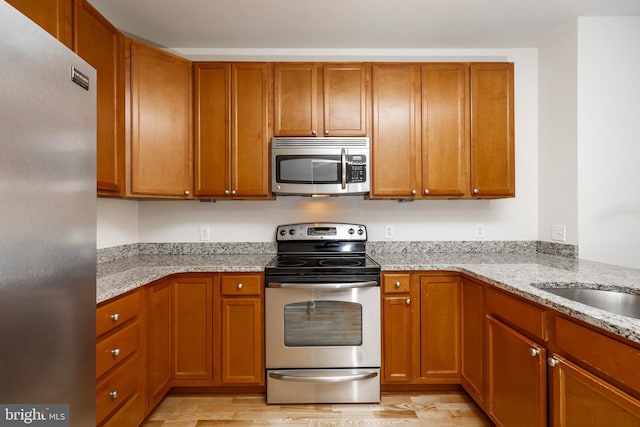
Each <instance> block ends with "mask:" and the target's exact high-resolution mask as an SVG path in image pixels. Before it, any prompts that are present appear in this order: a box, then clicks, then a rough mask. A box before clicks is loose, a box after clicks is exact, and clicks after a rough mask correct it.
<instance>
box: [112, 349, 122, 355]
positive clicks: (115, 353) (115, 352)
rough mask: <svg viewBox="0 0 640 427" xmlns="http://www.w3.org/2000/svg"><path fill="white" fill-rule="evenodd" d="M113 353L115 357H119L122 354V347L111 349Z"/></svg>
mask: <svg viewBox="0 0 640 427" xmlns="http://www.w3.org/2000/svg"><path fill="white" fill-rule="evenodd" d="M111 355H112V356H113V357H118V356H120V349H119V348H114V349H113V350H111Z"/></svg>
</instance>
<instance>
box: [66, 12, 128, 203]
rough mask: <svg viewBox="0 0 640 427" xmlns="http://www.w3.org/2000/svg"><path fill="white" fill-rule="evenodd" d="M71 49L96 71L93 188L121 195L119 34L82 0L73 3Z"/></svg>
mask: <svg viewBox="0 0 640 427" xmlns="http://www.w3.org/2000/svg"><path fill="white" fill-rule="evenodd" d="M74 16H75V19H74V48H75V49H74V50H75V52H76V53H77V54H78V55H80V56H81V57H82V58H83V59H84V60H85V61H87V62H88V63H89V64H91V66H93V68H95V69H96V70H97V72H98V73H97V75H98V86H97V103H98V111H97V131H98V134H97V150H96V151H97V164H96V167H97V171H96V172H97V188H98V193H99V194H106V195H123V194H124V179H125V171H124V162H125V158H124V132H125V130H124V64H123V61H124V52H123V49H124V45H123V42H124V40H123V37H122V35H121V34H120V32H119V31H118V30H117V29H116V28H115V27H114V26H113V25H111V24H110V23H109V21H107V20H106V19H105V18H104V17H103V16H102V15H100V13H99V12H98V11H97V10H95V9H94V8H93V7H92V6H91V5H90V4H89V3H88V2H86V1H85V0H78V1H76V2H75V14H74Z"/></svg>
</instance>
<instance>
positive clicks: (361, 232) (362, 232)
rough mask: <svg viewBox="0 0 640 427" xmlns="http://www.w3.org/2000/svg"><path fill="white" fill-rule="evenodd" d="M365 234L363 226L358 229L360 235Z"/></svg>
mask: <svg viewBox="0 0 640 427" xmlns="http://www.w3.org/2000/svg"><path fill="white" fill-rule="evenodd" d="M363 234H364V230H363V229H362V228H361V229H359V230H358V235H359V236H362V235H363Z"/></svg>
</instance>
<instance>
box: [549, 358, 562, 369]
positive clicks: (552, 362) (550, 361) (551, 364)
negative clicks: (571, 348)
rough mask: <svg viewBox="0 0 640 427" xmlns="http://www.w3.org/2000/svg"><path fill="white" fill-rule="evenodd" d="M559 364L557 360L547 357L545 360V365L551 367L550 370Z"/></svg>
mask: <svg viewBox="0 0 640 427" xmlns="http://www.w3.org/2000/svg"><path fill="white" fill-rule="evenodd" d="M559 363H560V362H558V359H554V358H553V357H549V358H548V359H547V365H549V366H551V367H552V368H554V367H556V366H558V364H559Z"/></svg>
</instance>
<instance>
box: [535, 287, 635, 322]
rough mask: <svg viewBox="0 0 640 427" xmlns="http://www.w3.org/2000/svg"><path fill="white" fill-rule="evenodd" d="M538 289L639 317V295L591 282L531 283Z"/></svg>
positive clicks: (602, 308) (592, 305) (611, 311)
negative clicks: (606, 287) (604, 287)
mask: <svg viewBox="0 0 640 427" xmlns="http://www.w3.org/2000/svg"><path fill="white" fill-rule="evenodd" d="M533 286H535V287H536V288H538V289H542V290H544V291H546V292H550V293H552V294H554V295H558V296H561V297H563V298H567V299H569V300H571V301H576V302H579V303H582V304H586V305H589V306H591V307H595V308H599V309H600V310H604V311H608V312H609V313H614V314H619V315H622V316H628V317H633V318H635V319H640V295H636V294H631V293H627V292H623V291H622V290H618V289H603V288H602V287H601V285H594V284H591V283H566V284H565V283H533Z"/></svg>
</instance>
